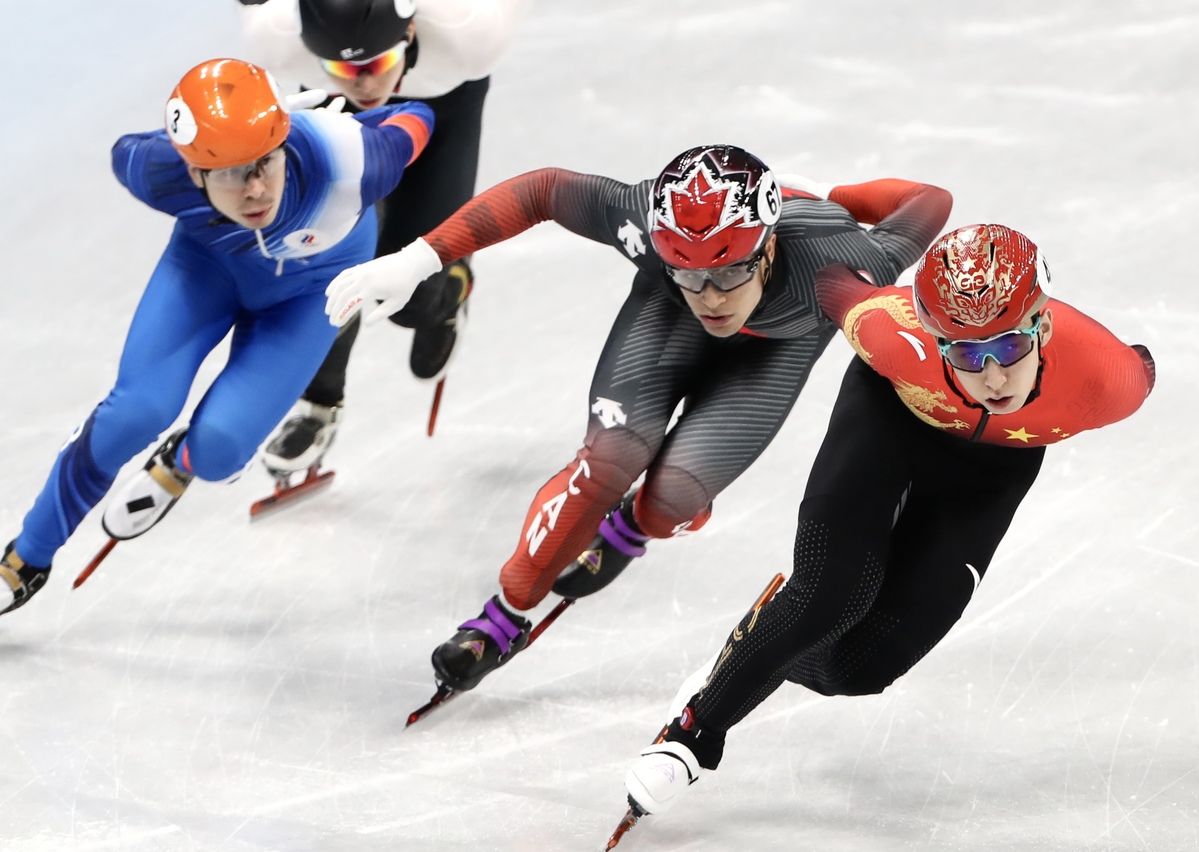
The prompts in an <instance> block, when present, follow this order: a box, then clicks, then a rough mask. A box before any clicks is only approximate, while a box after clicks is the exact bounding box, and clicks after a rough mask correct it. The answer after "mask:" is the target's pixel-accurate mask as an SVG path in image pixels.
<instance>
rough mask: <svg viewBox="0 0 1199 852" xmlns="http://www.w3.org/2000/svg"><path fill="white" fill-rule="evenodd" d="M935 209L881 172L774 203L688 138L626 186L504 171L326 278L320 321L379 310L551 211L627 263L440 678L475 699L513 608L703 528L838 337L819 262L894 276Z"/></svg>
mask: <svg viewBox="0 0 1199 852" xmlns="http://www.w3.org/2000/svg"><path fill="white" fill-rule="evenodd" d="M950 204H951V199H950V196H949V193H947V192H945V191H944V190H942V189H938V188H937V187H934V186H928V185H924V184H919V183H913V182H910V181H904V180H891V179H888V180H877V181H872V182H869V183H865V184H860V185H853V186H841V187H836V188H833V189H832V191H831V193H829V197H828V199H825V198H819V197H815V196H811V195H809V196H807V197H803V198H796V199H794V200H788V201H785V202H784V201H783V200H782V198H781V195H780V190H779V186H778V183H777V182H776V180H775V178H774V176H773V174H772V173H771V172H770V170H769V169H768V168H767V167H766V166H765V164H763V163H762V162H761V161H760V160H759V159H758V158H757V157H755V156H753V155H752V154H750V153H748V152H746V151H744V150H742V149H740V148H736V147H733V146H726V145H716V146H703V147H698V148H693V149H691V150H688V151H685V152H683V153H682V154H680V155H678V156H677V157H675V158H674V159H673V160H672V161H671V162H670V163H669V164H668V165H667V167H666V168H665V169H664V170H663V171H662V173H661V174H660V175H659V176H658V177H657V178H656V179H649V180H645V181H642V182H640V183H637V184H633V185H629V184H625V183H622V182H620V181H616V180H612V179H611V178H606V177H601V176H598V175H584V174H576V173H573V172H567V171H563V170H561V169H542V170H539V171H535V172H531V173H529V174H526V175H523V176H520V177H517V178H513V179H511V180H509V181H507V182H505V183H502V184H500V185H498V186H496V187H493V188H491V189H489V190H487V191H485V192H483V193H482V194H480V195H479V196H477V197H476V198H474V199H473V200H471V201H470V202H469V203H467V204H466V205H465V206H464V207H463V208H462V209H461V210H459V211H458V212H456V213H455V214H454V215H453V216H451V217H450V218H449V219H447V220H446V221H445V222H444V223H443V224H442V225H440V226H439V227H437V228H436V229H434V230H433V231H432V232H430V233H429V234H428V235H427V236H426V237H425V238H424V239H421V240H417V241H416V242H414V243H412V244H411V245H409V246H408V247H406V248H405V249H403V250H402V251H400V252H399V253H398V254H395V255H390V256H386V257H381V258H379V259H378V260H375V261H372V262H371V263H368V264H365V265H363V266H359V267H355V268H353V269H351V270H347V271H346V272H345V273H343V274H342V275H340V276H339V277H338V278H337V280H335V281H334V282H333V284H332V285H331V286H330V288H329V305H328V308H327V309H328V311H329V313H330V316H331V317H332V319H333V321H334V322H335V323H345V322H347V321H349V320H350V319H351V318H352V317H353V316H354V315H355V314H356V312H357V311H358V309H359V308H360V307H361V306H362V305H368V306H369V307H368V308H367V309H366V310H367V313H368V314H369V315H371V316H379V315H385V314H386V313H387V312H388V311H391V310H394V309H395V305H397V304H402V303H403V301H404V300H405V299H407V298H408V297H409V295H410V294H411V292H412V290H413V288H414V287H415V286H416V284H417V283H418V282H419V281H421V280H423V279H424V278H426V277H427V276H429V275H431V274H433V273H434V272H436V271H437V270H438V269H441V268H442V267H443V266H444V265H445V264H448V263H451V262H453V261H454V260H456V259H457V258H460V257H462V256H464V255H467V254H470V253H472V252H475V251H478V250H480V249H482V248H484V247H485V246H488V245H491V244H494V243H497V242H500V241H502V240H505V239H507V238H509V237H512V236H514V235H516V234H518V233H520V232H522V231H524V230H526V229H528V228H530V227H532V226H533V225H534V224H536V223H538V222H541V221H543V220H546V219H553V220H554V221H556V222H558V223H559V224H561V225H563V226H565V227H566V228H569V229H570V230H572V231H574V232H575V233H577V234H580V235H581V236H584V237H587V238H588V239H591V240H595V241H597V242H602V243H606V244H608V245H610V246H612V247H613V248H614V249H615V250H616V251H618V252H620V253H621V254H622V255H623V256H624V257H625V258H626V259H628V260H629V261H630V262H631V263H632V264H633V265H634V266H635V267H636V269H637V274H636V276H635V278H634V280H633V287H632V291H631V292H630V294H629V297H628V299H627V300H626V301H625V304H624V306H623V307H622V308H621V310H620V313H619V314H618V316H617V318H616V321H615V323H614V324H613V326H612V330H611V332H610V333H609V335H608V341H607V344H606V345H605V346H604V350H603V353H602V355H601V356H600V360H599V364H598V366H597V368H596V372H595V376H594V378H593V380H592V385H591V393H590V404H589V408H590V411H589V418H588V423H587V431H586V437H585V439H584V443H583V447H582V448H581V449H580V450H579V452H578V453H577V455H576V457H575V459H574V460H573V461H572V462H571V463H570V464H568V465H567V466H566V467H565V468H563V469H562V470H561V471H560V472H559V473H557V474H556V475H554V476H553V477H552V478H551V479H550V480H549V481H548V482H547V483H546V484H545V485H544V486H542V488H541V490H540V491H539V492H538V494H537V496H536V497H535V498H534V499H533V503H532V505H531V506H530V507H529V510H528V512H527V514H526V516H525V520H524V523H523V525H522V527H521V529H520V533H519V536H518V540H517V546H516V551H515V552H514V553H513V554H512V556H511V557H510V558H509V559H508V561H507V563H505V565H504V567H503V569H502V570H501V572H500V586H501V591H500V592H499V593H498V594H497V595H495V596H493V597H492V598H491V599H489V600H488V601H487V602H486V604H485V606H484V608H483V611H482V613H481V614H480V615H479V616H478V617H477V618H474V619H471V620H469V621H467V622H465V623H463V624H462V625H461V626H460V627H459V628H458V631H457V632H456V633H455V634H454V635H453V636H452V637H451V638H450V639H449V640H448V641H446V642H445V643H443V644H442V645H441V646H440V647H438V648H437V649H436V650H435V651H434V653H433V666H434V668H435V670H436V675H437V678H438V680H439V681H440V682H441V683H442V684H443V686H444V687H445V688H448V689H453V690H463V689H470V688H472V687H473V686H475V685H476V684H477V683H478V682H479V681H480V680H481V679H482V678H483V677H484V676H485V675H486V674H487V673H488V672H490V671H492V670H494V669H495V668H496V667H497V666H499V665H500V664H502V663H503V662H505V661H506V660H508V659H511V657H512V655H513V654H515V653H516V652H518V651H519V650H521V648H523V647H524V646H525V644H526V643H527V641H528V636H529V631H530V619H529V617H528V611H529V610H530V609H532V608H533V607H535V606H536V605H537V604H538V603H539V602H541V601H542V600H543V599H544V598H545V597H546V596H547V595H548V594H549V592H550V590H551V587H552V586H554V583H555V580H556V579H557V578H558V577H559V574H561V573H562V571H563V569H564V568H566V567H567V566H569V565H571V564H572V563H573V562H574V561H575V560H576V557H580V554H583V556H582V559H581V563H582V564H581V567H580V568H579V570H577V571H576V570H574V569H572V572H571V576H570V577H566V576H564V577H563V578H562V582H561V583H560V585H559V587H558V589H557V590H558V592H559V593H560V594H562V595H564V596H566V597H577V596H579V595H581V594H585V593H587V592H589V591H594V589H595V588H596V587H597V586H600V585H603V584H604V583H605V582H607V580H608V579H610V578H611V577H612V576H614V574H615V573H617V572H619V571H620V570H621V569H622V568H623V566H625V565H627V564H628V562H629V560H630V559H632V558H634V557H636V556H637V555H639V554H640V553H642V552H643V551H644V547H645V543H646V541H648V540H649V539H650V538H668V537H670V536H672V535H674V534H675V533H677V532H678V531H680V530H681V529H683V528H689V529H691V530H695V529H698V528H699V526H700V525H701V524H702V523H703V521H704V520H705V519H706V517H707V513H708V507H709V506H710V504H711V502H712V500H713V498H714V497H715V496H716V495H717V494H719V493H720V492H721V491H722V490H723V489H724V488H725V487H726V486H727V485H728V484H729V483H731V482H732V481H733V480H734V479H736V478H737V476H739V475H740V474H741V473H742V472H743V471H744V470H745V469H746V468H748V467H749V465H750V464H751V463H752V462H753V461H754V459H756V458H757V457H758V456H759V455H760V454H761V453H762V451H763V450H764V449H765V448H766V446H767V445H768V444H769V443H770V440H771V439H772V438H773V437H774V435H775V433H776V432H777V431H778V429H779V427H780V426H781V424H782V423H783V420H784V418H785V417H786V416H787V413H788V412H789V411H790V410H791V407H792V405H793V404H794V402H795V399H796V397H797V396H798V395H799V392H800V389H801V388H802V387H803V384H804V381H805V380H806V379H807V376H808V373H809V371H810V369H811V367H812V364H813V362H814V361H815V360H816V358H817V357H818V356H819V355H820V353H821V351H823V349H824V347H825V346H826V345H827V343H828V341H829V339H830V338H831V337H832V334H833V333H834V331H835V327H834V326H833V324H832V323H831V322H830V321H829V320H828V319H827V318H826V317H824V316H823V315H822V314H821V313H820V311H819V309H818V307H817V305H816V296H815V289H814V284H815V275H816V272H817V270H819V269H820V268H822V267H824V266H827V265H829V264H833V263H845V264H850V265H852V266H853V267H854V268H857V269H865V270H868V271H869V273H870V275H871V276H872V277H873V278H874V280H875V281H878V282H879V283H880V284H889V283H892V282H893V281H894V280H895V278H896V276H897V275H899V273H900V271H901V270H903V269H904V268H905V267H907V266H908V265H910V264H912V263H914V262H915V261H916V260H917V259H918V258H919V257H920V254H921V252H922V251H923V250H924V249H925V247H926V246H927V245H928V243H929V242H931V240H932V239H933V237H934V236H935V235H936V233H937V231H938V230H939V229H940V228H941V226H942V225H943V224H944V222H945V219H946V217H947V216H948V213H949V208H950ZM860 223H869V224H873V225H875V227H874V228H873V229H871V230H867V229H865V228H864V227H863V226H862V224H860ZM374 300H381V301H382V303H381V304H379V305H376V304H375V301H374ZM683 400H686V405H685V409H684V411H683V413H682V415H681V417H680V418H679V420H678V422H677V423H676V424H675V426H674V427H673V428H672V429H671V430H670V431H669V432H667V427H668V425H669V423H670V418H671V415H672V414H673V412H674V411H675V409H676V407H677V406H678V404H679V403H680V401H683ZM642 473H645V477H646V479H645V484H644V486H643V487H642V488H641V489H640V491H639V493H638V494H637V496H636V498H635V499H633V498H630V499H624V497H625V494H626V492H627V491H628V490H629V488H630V487H631V486H632V484H633V482H634V481H635V480H636V479H637V478H638V477H639V476H640V475H641V474H642ZM597 532H598V534H599V538H598V539H596V536H597ZM593 539H595V541H594V542H593ZM589 545H590V547H589ZM584 551H586V552H584Z"/></svg>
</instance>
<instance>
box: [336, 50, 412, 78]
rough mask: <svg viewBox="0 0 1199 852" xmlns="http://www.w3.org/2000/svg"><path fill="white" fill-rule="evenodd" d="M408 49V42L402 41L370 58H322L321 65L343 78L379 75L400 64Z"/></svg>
mask: <svg viewBox="0 0 1199 852" xmlns="http://www.w3.org/2000/svg"><path fill="white" fill-rule="evenodd" d="M407 49H408V42H406V41H402V42H400V43H399V44H397V45H396V46H395V47H393V48H392V49H391V50H388V51H386V52H384V53H380V54H379V55H378V56H372V57H371V58H370V59H364V60H363V61H361V62H348V61H341V60H335V59H322V60H321V67H322V68H324V69H325V71H327V72H328V73H329V74H332V75H333V76H334V77H338V78H340V79H342V80H356V79H358V78H359V77H361V76H362V75H363V74H369V75H371V76H372V77H378V76H379V75H380V74H386V73H387V72H388V71H390V70H391V69H393V68H395V67H396V66H397V65H399V64H400V60H401V59H403V58H404V51H406V50H407Z"/></svg>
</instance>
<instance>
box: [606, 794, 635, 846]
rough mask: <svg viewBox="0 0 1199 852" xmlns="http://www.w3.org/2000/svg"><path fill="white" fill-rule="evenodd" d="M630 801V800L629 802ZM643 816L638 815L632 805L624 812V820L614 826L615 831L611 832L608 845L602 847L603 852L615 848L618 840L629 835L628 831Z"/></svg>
mask: <svg viewBox="0 0 1199 852" xmlns="http://www.w3.org/2000/svg"><path fill="white" fill-rule="evenodd" d="M630 801H631V800H630ZM642 816H644V814H642V813H640V812H639V811H638V809H637V808H634V807H633V806H632V805H630V806H629V809H628V810H627V811H625V814H624V818H623V819H621V821H620V824H619V825H617V826H616V830H615V831H613V832H612V836H611V837H609V838H608V844H607V845H606V846H605V847H604V852H610V850H612V849H615V848H616V844H618V843H620V839H621V838H622V837H624V836H625V835H626V834H628V833H629V829H631V828H632V827H633V826H635V825H636V824H637V820H639V819H641V817H642Z"/></svg>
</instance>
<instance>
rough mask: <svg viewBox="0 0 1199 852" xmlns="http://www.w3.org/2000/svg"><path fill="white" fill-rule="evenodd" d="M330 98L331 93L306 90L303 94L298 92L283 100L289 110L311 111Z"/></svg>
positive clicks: (321, 90)
mask: <svg viewBox="0 0 1199 852" xmlns="http://www.w3.org/2000/svg"><path fill="white" fill-rule="evenodd" d="M328 97H329V93H328V92H326V91H325V90H324V89H305V90H304V91H302V92H296V93H295V94H294V95H288V96H287V97H285V98H284V99H283V102H284V103H285V104H287V108H288V109H289V110H297V109H311V108H312V107H314V106H316V105H317V104H321V103H324V102H325V99H326V98H328Z"/></svg>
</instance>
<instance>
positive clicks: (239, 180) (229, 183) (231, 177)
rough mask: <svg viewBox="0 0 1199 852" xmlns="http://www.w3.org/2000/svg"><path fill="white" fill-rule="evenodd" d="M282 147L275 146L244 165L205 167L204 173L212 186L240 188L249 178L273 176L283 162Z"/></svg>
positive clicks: (281, 166) (264, 178)
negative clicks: (216, 167) (219, 167)
mask: <svg viewBox="0 0 1199 852" xmlns="http://www.w3.org/2000/svg"><path fill="white" fill-rule="evenodd" d="M284 159H285V158H284V156H283V148H282V147H279V148H276V149H275V150H274V151H271V152H270V153H269V154H267V155H266V156H265V157H260V158H259V159H257V160H255V161H254V162H252V163H248V164H246V165H244V166H229V167H227V168H223V169H205V170H204V174H205V175H206V176H207V178H208V182H209V183H211V184H213V185H214V186H220V187H224V188H226V189H240V188H241V187H243V186H245V185H246V184H247V183H248V182H249V180H250V178H252V177H257V178H261V179H263V180H267V179H269V178H272V177H274V176H275V175H277V174H278V173H279V170H280V169H281V168H283V162H284Z"/></svg>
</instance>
